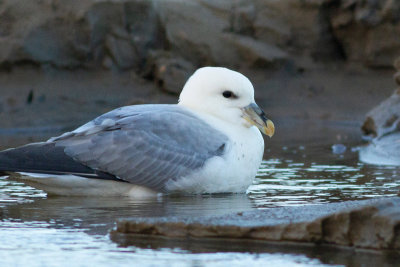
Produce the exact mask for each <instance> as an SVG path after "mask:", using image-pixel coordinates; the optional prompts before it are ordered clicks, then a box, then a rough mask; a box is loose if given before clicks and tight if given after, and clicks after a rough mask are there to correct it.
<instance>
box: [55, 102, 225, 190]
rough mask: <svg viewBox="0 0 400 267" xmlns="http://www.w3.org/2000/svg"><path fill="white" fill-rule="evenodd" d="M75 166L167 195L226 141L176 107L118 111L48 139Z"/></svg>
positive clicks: (220, 151) (220, 153) (136, 107)
mask: <svg viewBox="0 0 400 267" xmlns="http://www.w3.org/2000/svg"><path fill="white" fill-rule="evenodd" d="M49 141H51V142H55V144H56V146H62V147H64V151H65V153H66V154H67V155H69V156H71V157H72V158H74V159H75V160H76V161H78V162H80V163H82V164H84V165H86V166H88V167H90V168H93V169H95V170H99V171H102V172H106V173H109V174H112V175H115V176H117V177H118V178H120V179H122V180H125V181H128V182H130V183H133V184H137V185H143V186H146V187H148V188H151V189H154V190H157V191H165V185H166V183H167V182H168V181H169V180H177V179H179V178H180V177H183V176H185V175H187V174H189V173H191V172H192V171H194V170H196V169H198V168H200V167H202V166H203V165H204V163H205V161H206V160H207V159H209V158H211V157H214V156H221V155H222V154H223V152H224V148H225V144H226V142H227V141H228V139H227V137H226V136H225V135H224V134H222V133H221V132H219V131H217V130H216V129H214V128H212V127H211V126H209V125H208V124H206V123H205V122H203V121H202V120H200V119H199V118H197V117H196V116H194V115H193V114H192V113H191V112H189V111H187V110H185V109H183V108H181V107H179V106H176V105H140V106H129V107H124V108H121V109H117V110H115V111H112V112H110V113H106V114H104V115H103V116H101V117H99V118H97V119H95V120H94V121H92V122H90V123H88V124H86V125H84V126H82V127H80V128H78V129H77V130H75V131H73V132H70V133H67V134H64V135H62V136H60V137H58V138H53V139H51V140H49Z"/></svg>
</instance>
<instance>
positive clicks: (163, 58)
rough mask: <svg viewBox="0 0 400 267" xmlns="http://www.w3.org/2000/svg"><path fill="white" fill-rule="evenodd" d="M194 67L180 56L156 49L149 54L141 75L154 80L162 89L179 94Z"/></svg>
mask: <svg viewBox="0 0 400 267" xmlns="http://www.w3.org/2000/svg"><path fill="white" fill-rule="evenodd" d="M195 69H196V68H195V67H194V66H193V65H192V64H191V63H190V62H189V61H187V60H185V59H183V58H181V57H176V56H174V55H173V54H171V53H167V52H163V51H157V52H153V53H151V55H150V56H149V59H148V62H147V65H146V67H145V71H144V73H143V76H145V77H147V78H151V79H152V80H154V81H155V82H156V83H157V85H158V86H159V87H160V88H161V89H162V90H163V91H165V92H168V93H172V94H175V95H179V94H180V92H181V91H182V88H183V86H184V85H185V82H186V81H187V79H188V78H189V77H190V76H191V75H192V74H193V72H194V71H195Z"/></svg>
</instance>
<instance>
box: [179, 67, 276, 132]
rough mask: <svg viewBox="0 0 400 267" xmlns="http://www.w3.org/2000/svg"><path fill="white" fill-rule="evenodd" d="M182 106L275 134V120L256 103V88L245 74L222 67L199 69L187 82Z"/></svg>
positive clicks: (180, 100)
mask: <svg viewBox="0 0 400 267" xmlns="http://www.w3.org/2000/svg"><path fill="white" fill-rule="evenodd" d="M179 104H180V105H182V106H185V107H187V108H190V109H193V110H196V111H199V112H204V113H207V114H211V115H213V116H216V117H219V118H221V119H223V120H225V121H228V122H231V123H234V124H238V123H241V124H242V125H244V126H245V127H251V126H253V125H255V126H257V127H258V128H259V129H260V131H261V132H262V133H264V134H266V135H268V136H270V137H271V136H272V135H273V134H274V131H275V128H274V124H273V123H272V121H270V120H268V119H267V118H266V116H265V114H264V112H263V111H262V110H261V109H260V108H259V107H258V106H257V104H256V103H255V101H254V88H253V85H252V84H251V82H250V80H249V79H248V78H247V77H246V76H244V75H243V74H241V73H239V72H236V71H232V70H229V69H226V68H220V67H204V68H200V69H198V70H197V71H196V72H195V73H194V74H193V75H192V76H191V77H190V78H189V80H188V81H187V82H186V84H185V86H184V87H183V90H182V92H181V95H180V96H179Z"/></svg>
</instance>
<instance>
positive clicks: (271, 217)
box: [115, 197, 400, 250]
mask: <svg viewBox="0 0 400 267" xmlns="http://www.w3.org/2000/svg"><path fill="white" fill-rule="evenodd" d="M399 205H400V198H398V197H394V198H386V199H385V198H382V199H372V200H363V201H348V202H342V203H330V204H323V205H313V206H300V207H283V208H274V209H267V210H256V211H248V212H240V213H234V214H227V215H223V216H209V217H195V218H193V217H191V218H188V217H164V218H142V219H140V218H139V219H138V218H135V219H128V220H120V221H118V222H117V229H116V230H115V231H116V232H118V233H125V234H141V235H143V234H144V235H161V236H167V237H189V236H191V237H197V238H201V237H207V238H210V237H213V238H246V239H256V240H265V241H285V242H286V241H291V242H302V243H318V244H321V243H326V244H333V245H339V246H351V247H357V248H366V249H393V250H400V233H399V231H398V225H399V223H400V209H398V207H399Z"/></svg>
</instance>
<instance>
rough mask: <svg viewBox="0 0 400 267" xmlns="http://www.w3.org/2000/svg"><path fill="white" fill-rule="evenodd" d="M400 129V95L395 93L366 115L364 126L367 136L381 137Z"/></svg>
mask: <svg viewBox="0 0 400 267" xmlns="http://www.w3.org/2000/svg"><path fill="white" fill-rule="evenodd" d="M399 128H400V95H399V94H397V93H394V94H393V95H392V96H391V97H389V98H388V99H386V100H385V101H383V102H382V103H380V104H379V105H378V106H377V107H375V108H374V109H372V110H371V111H370V112H368V113H367V115H366V120H365V121H364V124H363V126H362V130H363V132H364V134H365V135H371V136H372V137H377V138H379V137H381V136H383V135H387V134H390V133H393V132H396V131H398V130H399Z"/></svg>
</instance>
